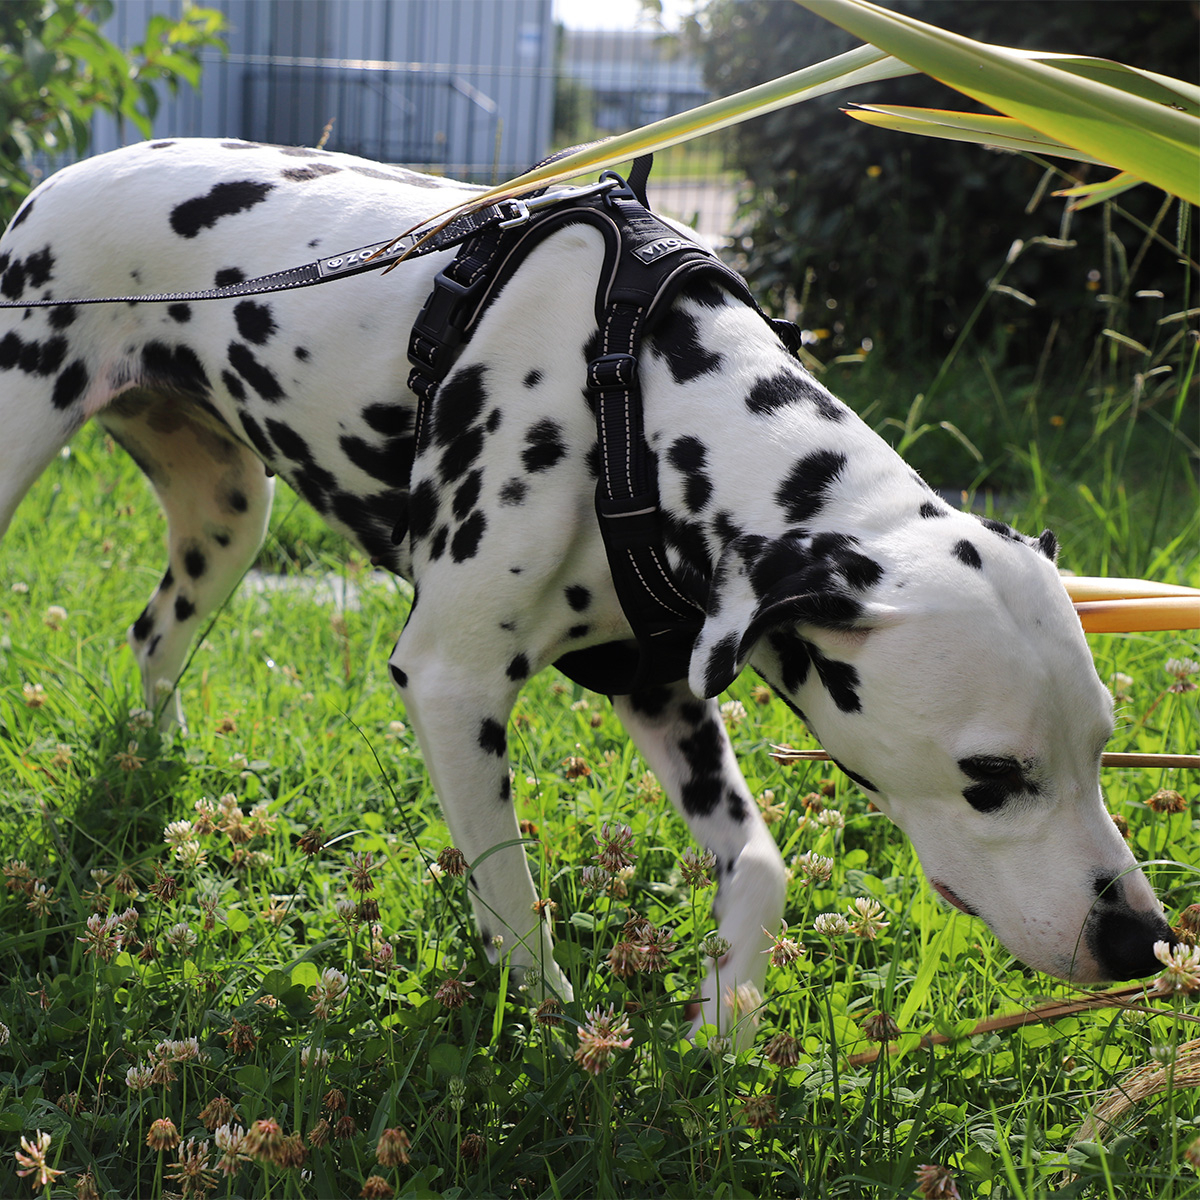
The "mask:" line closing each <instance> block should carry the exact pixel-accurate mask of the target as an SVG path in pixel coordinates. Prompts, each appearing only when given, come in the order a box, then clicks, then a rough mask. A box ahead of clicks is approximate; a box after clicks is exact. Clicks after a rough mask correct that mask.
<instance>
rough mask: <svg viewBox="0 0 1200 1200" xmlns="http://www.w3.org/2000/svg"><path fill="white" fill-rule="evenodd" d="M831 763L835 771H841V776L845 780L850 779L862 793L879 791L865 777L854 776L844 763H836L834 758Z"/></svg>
mask: <svg viewBox="0 0 1200 1200" xmlns="http://www.w3.org/2000/svg"><path fill="white" fill-rule="evenodd" d="M831 761H832V763H833V765H834V766H835V767H837V769H838V770H839V771H841V773H842V774H843V775H845V776H846V778H847V779H852V780H853V781H854V782H855V783H857V784H858V786H859V787H860V788H862V789H863V790H864V791H867V792H877V791H879V789H878V788H877V787H876V786H875V785H874V784H873V783H872V782H871V781H870V780H869V779H868V778H867V777H866V776H865V775H858V774H856V773H855V772H854V771H852V770H850V768H849V767H848V766H846V765H845V763H840V762H838V760H837V759H836V758H835V759H832V760H831Z"/></svg>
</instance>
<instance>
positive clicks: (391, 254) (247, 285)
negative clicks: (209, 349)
mask: <svg viewBox="0 0 1200 1200" xmlns="http://www.w3.org/2000/svg"><path fill="white" fill-rule="evenodd" d="M529 217H530V206H529V204H528V202H526V201H525V200H521V199H517V200H500V201H498V202H497V203H495V204H489V205H488V206H487V207H485V208H481V209H477V210H475V211H474V212H469V213H464V214H462V215H461V216H457V217H455V218H453V219H452V220H451V221H449V222H448V223H447V224H446V225H445V226H444V227H443V228H442V229H438V230H436V232H434V231H430V230H429V229H418V230H414V231H413V232H412V233H406V234H404V235H403V236H402V237H399V238H394V239H393V240H392V241H390V242H374V243H372V244H371V245H370V246H359V247H358V249H356V250H346V251H343V252H342V253H341V254H333V255H330V257H328V258H320V259H317V261H316V262H311V263H305V264H304V265H303V266H300V267H289V268H288V269H287V270H286V271H276V272H274V273H273V274H270V275H259V276H258V277H257V278H255V279H243V280H242V281H241V282H240V283H231V284H227V285H225V286H224V287H215V288H205V289H201V290H199V291H192V292H146V293H143V294H141V295H133V296H90V297H83V298H80V299H73V300H4V301H0V308H62V307H65V306H67V305H70V306H71V307H74V306H75V305H81V304H181V303H191V302H193V301H197V300H228V299H231V298H232V297H235V296H263V295H267V294H268V293H271V292H286V291H293V290H295V289H296V288H306V287H314V286H316V285H317V284H318V283H326V282H328V281H329V280H333V279H346V278H349V277H350V276H351V275H361V274H362V273H363V272H364V271H376V270H378V269H379V268H381V267H386V266H390V265H391V264H392V263H395V262H397V261H398V260H399V259H402V258H420V257H422V256H423V255H425V254H432V253H434V252H435V251H437V250H447V249H449V248H450V247H452V246H457V245H459V244H460V243H462V242H463V241H464V240H466V239H468V238H472V237H475V236H476V235H478V234H479V233H482V232H483V231H484V230H486V229H490V228H493V227H496V226H500V225H504V224H507V223H510V222H511V223H513V224H522V223H524V222H525V221H527V220H529Z"/></svg>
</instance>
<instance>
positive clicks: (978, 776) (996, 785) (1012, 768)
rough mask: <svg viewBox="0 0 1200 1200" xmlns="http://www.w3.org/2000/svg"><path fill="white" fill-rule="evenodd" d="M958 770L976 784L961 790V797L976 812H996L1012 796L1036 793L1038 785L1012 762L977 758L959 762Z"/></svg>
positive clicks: (990, 757) (996, 758) (1018, 764)
mask: <svg viewBox="0 0 1200 1200" xmlns="http://www.w3.org/2000/svg"><path fill="white" fill-rule="evenodd" d="M958 769H959V770H960V771H962V773H963V774H964V775H966V776H967V778H968V779H972V780H974V781H975V782H974V783H972V784H971V785H970V786H969V787H966V788H964V789H963V796H964V797H965V798H966V800H967V803H968V804H970V805H971V807H972V808H975V809H977V810H978V811H979V812H995V811H996V810H997V809H998V808H1000V807H1002V806H1003V805H1004V804H1005V803H1006V802H1007V801H1008V800H1011V799H1012V798H1013V797H1014V796H1019V795H1022V794H1024V795H1029V794H1031V793H1036V792H1037V785H1036V784H1034V783H1033V781H1032V780H1031V779H1030V778H1029V777H1028V776H1027V775H1026V774H1025V771H1024V769H1023V768H1022V766H1021V764H1020V762H1018V761H1017V760H1016V759H1015V758H1005V757H1002V756H999V755H990V754H980V755H976V756H975V757H973V758H960V759H959V760H958Z"/></svg>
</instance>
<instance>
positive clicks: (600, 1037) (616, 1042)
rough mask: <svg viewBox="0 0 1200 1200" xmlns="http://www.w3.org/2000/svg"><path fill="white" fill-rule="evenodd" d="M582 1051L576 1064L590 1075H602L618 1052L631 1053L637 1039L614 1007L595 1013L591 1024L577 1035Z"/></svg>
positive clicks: (579, 1049)
mask: <svg viewBox="0 0 1200 1200" xmlns="http://www.w3.org/2000/svg"><path fill="white" fill-rule="evenodd" d="M575 1032H576V1034H577V1036H578V1038H579V1048H578V1049H577V1050H576V1051H575V1061H576V1062H577V1063H579V1065H580V1066H581V1067H583V1069H584V1070H585V1071H587V1072H588V1074H590V1075H599V1074H600V1072H601V1071H603V1070H604V1068H605V1067H606V1066H608V1062H609V1059H610V1058H611V1057H612V1055H613V1051H615V1050H628V1049H629V1047H630V1046H632V1045H633V1035H632V1032H631V1030H630V1028H629V1022H628V1021H627V1020H626V1019H625V1017H624V1015H622V1016H620V1017H618V1016H617V1013H616V1011H615V1009H613V1008H612V1007H611V1006H610V1007H609V1008H607V1009H601V1008H599V1007H596V1008H593V1009H591V1010H590V1011H589V1012H588V1014H587V1021H586V1023H585V1024H583V1025H581V1026H580V1027H579V1028H578V1029H577V1030H576V1031H575Z"/></svg>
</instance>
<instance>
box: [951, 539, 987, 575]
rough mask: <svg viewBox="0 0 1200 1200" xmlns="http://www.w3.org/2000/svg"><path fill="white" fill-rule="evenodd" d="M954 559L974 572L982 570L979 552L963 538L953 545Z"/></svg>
mask: <svg viewBox="0 0 1200 1200" xmlns="http://www.w3.org/2000/svg"><path fill="white" fill-rule="evenodd" d="M952 553H953V554H954V557H955V558H957V559H958V561H959V562H960V563H963V564H964V565H965V566H968V567H974V569H975V570H976V571H982V570H983V559H982V558H980V557H979V551H978V550H976V549H975V547H974V546H972V545H971V543H970V542H968V541H967V540H966V539H965V538H964V539H963V540H962V541H960V542H955V543H954V549H953V551H952Z"/></svg>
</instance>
